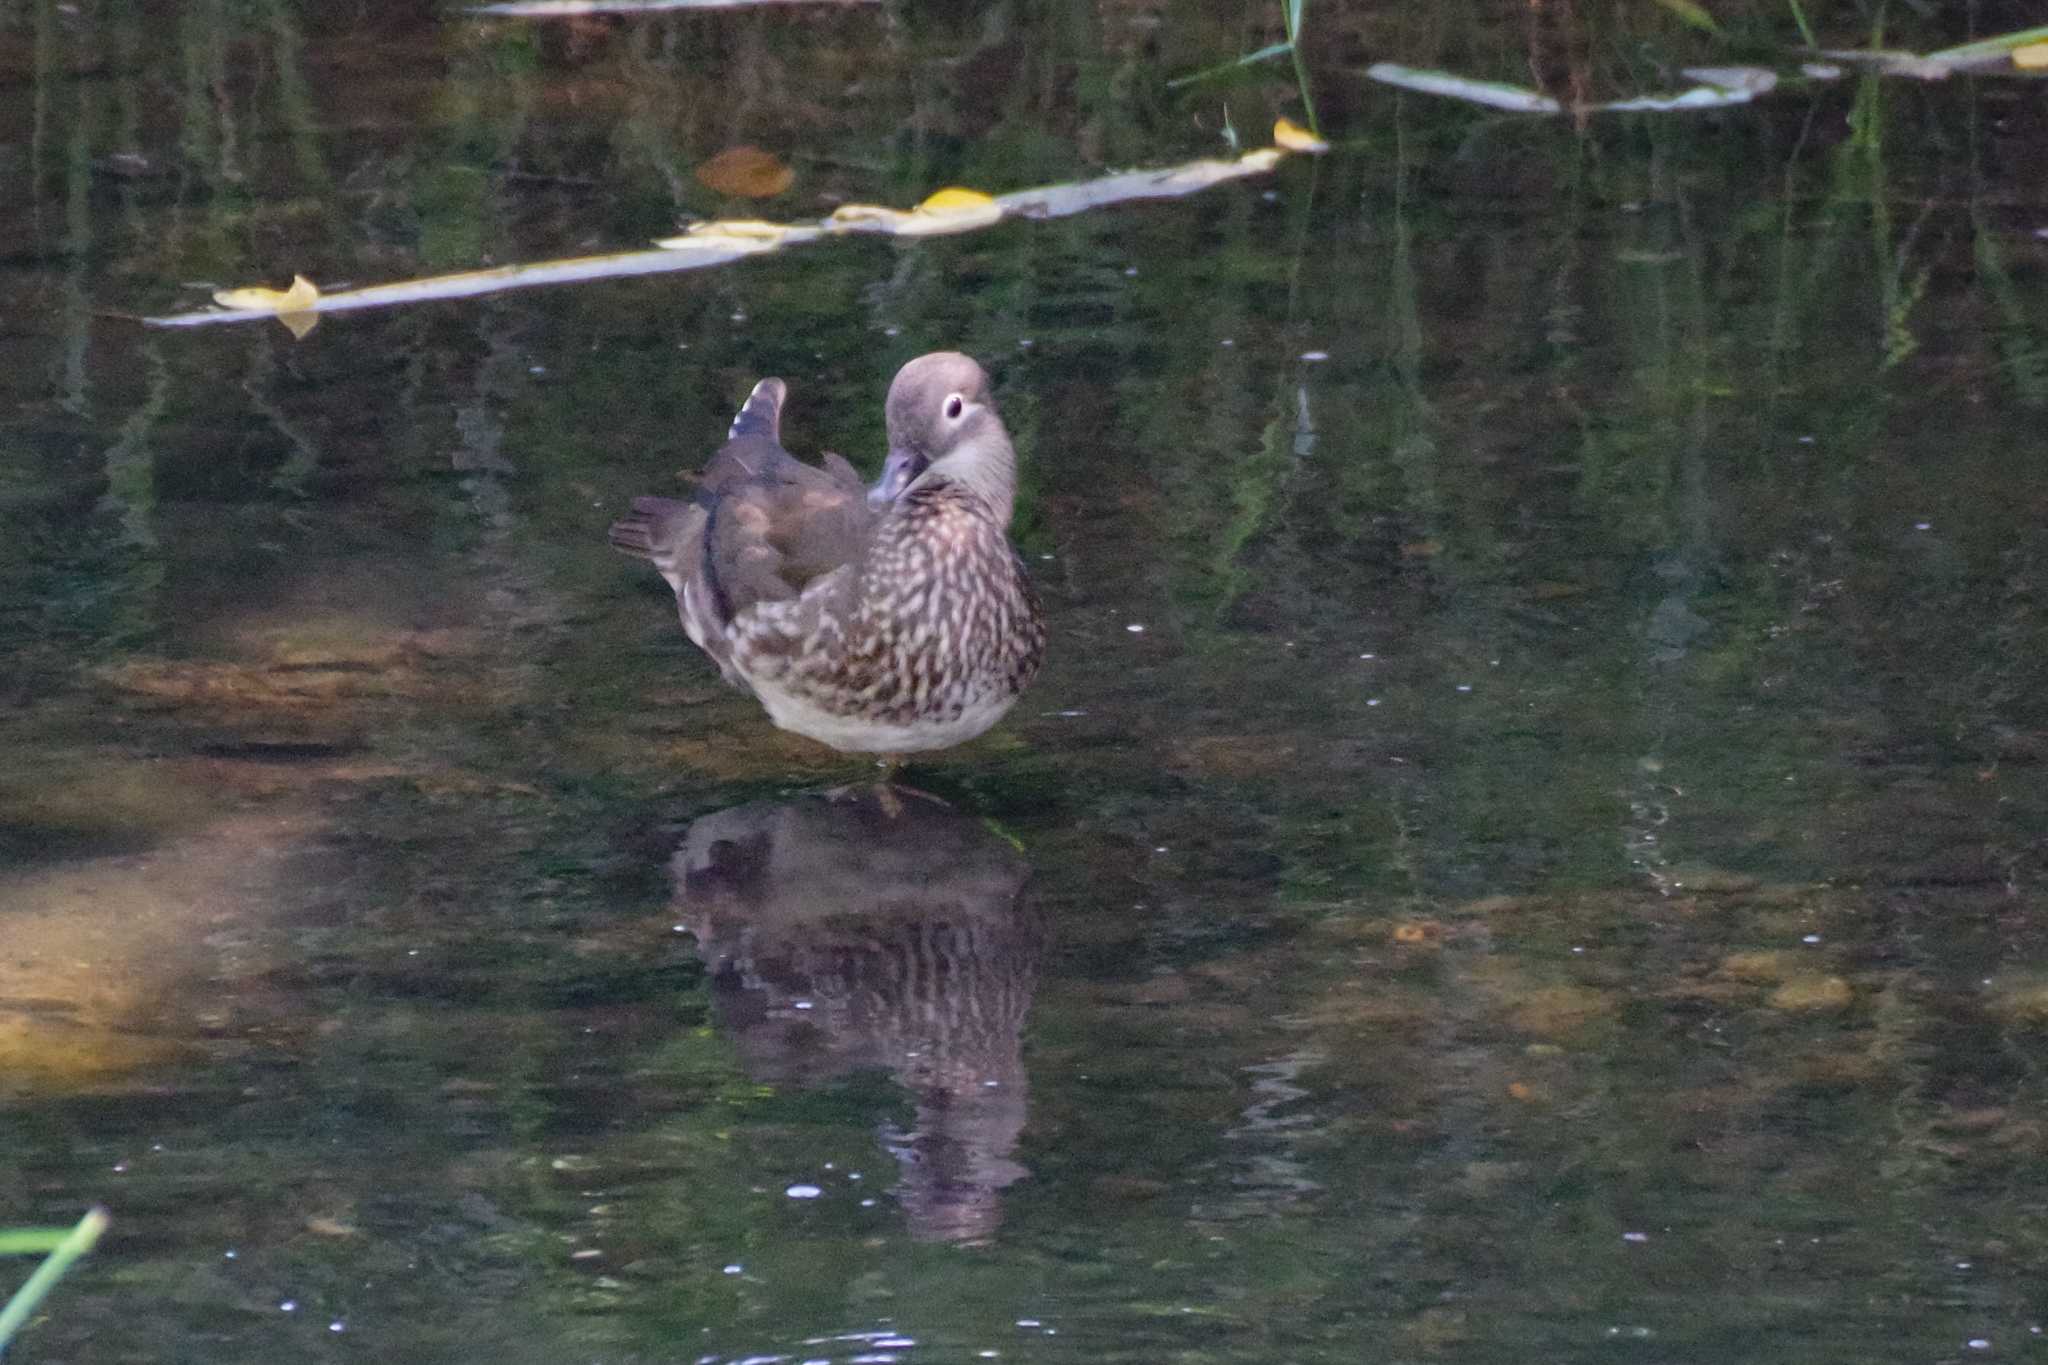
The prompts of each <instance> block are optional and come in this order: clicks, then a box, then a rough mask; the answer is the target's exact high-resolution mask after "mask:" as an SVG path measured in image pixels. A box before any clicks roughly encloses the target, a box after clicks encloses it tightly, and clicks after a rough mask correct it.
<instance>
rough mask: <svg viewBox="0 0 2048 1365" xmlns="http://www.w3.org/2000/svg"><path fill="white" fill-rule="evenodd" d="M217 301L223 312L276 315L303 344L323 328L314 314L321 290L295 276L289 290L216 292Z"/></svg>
mask: <svg viewBox="0 0 2048 1365" xmlns="http://www.w3.org/2000/svg"><path fill="white" fill-rule="evenodd" d="M213 301H214V302H215V303H217V304H219V305H221V306H222V307H223V308H235V309H239V310H241V311H243V312H251V313H261V312H271V313H275V314H277V320H278V321H279V322H281V323H283V324H284V325H285V329H286V330H287V331H289V332H290V333H291V334H292V336H293V338H294V339H295V340H299V341H304V340H305V339H306V333H308V332H310V331H312V330H313V329H314V328H315V327H318V326H319V325H320V315H319V314H318V313H315V312H314V311H313V305H314V304H316V303H318V302H320V290H319V287H318V286H317V285H315V284H314V283H313V282H312V281H311V280H309V279H307V278H306V277H305V276H304V275H294V276H292V287H291V288H289V289H265V288H263V287H262V286H261V285H257V286H254V287H251V288H246V289H216V290H214V291H213Z"/></svg>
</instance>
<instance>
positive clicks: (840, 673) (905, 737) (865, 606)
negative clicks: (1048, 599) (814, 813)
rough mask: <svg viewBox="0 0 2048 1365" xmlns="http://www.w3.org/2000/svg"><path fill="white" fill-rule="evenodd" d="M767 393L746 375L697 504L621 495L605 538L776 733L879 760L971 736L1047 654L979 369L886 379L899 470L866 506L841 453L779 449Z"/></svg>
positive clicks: (917, 368)
mask: <svg viewBox="0 0 2048 1365" xmlns="http://www.w3.org/2000/svg"><path fill="white" fill-rule="evenodd" d="M783 396H784V387H783V385H782V383H781V381H780V380H774V379H766V380H763V381H762V382H761V383H760V384H758V385H757V386H756V387H755V389H754V393H753V395H752V396H751V397H749V399H748V400H747V404H746V406H745V407H743V408H742V409H741V411H740V414H739V416H738V417H736V418H735V419H734V421H733V427H732V439H731V440H729V441H728V442H727V443H726V445H725V446H723V447H721V448H720V450H719V452H718V453H717V455H715V456H714V457H713V458H712V461H711V463H710V464H709V465H708V466H706V468H705V471H704V475H703V477H702V479H701V481H700V491H699V494H698V497H697V499H696V501H695V502H691V503H685V502H679V501H676V500H672V499H662V498H638V499H635V500H634V504H633V513H632V515H630V516H628V517H625V518H623V519H621V520H620V521H619V522H618V523H617V524H616V525H614V526H613V528H612V535H611V539H612V544H613V545H614V546H616V547H617V548H619V549H621V550H624V551H626V552H627V553H630V554H635V555H638V556H640V557H642V558H646V559H650V560H652V561H653V562H654V564H655V566H656V568H658V569H659V570H660V571H661V573H662V576H663V577H664V578H666V579H667V580H668V582H669V584H670V586H671V587H672V588H674V590H675V592H676V599H677V605H678V609H679V611H680V614H681V616H682V620H683V626H684V629H685V630H686V631H687V632H688V633H689V636H690V638H691V639H692V640H693V641H695V642H696V643H697V644H698V645H699V647H701V648H702V649H703V650H704V651H705V653H707V654H709V655H710V656H711V657H712V659H713V660H714V661H716V662H717V663H718V665H719V668H720V671H721V672H723V673H724V675H725V676H726V678H727V679H728V680H729V681H731V682H734V683H736V684H738V685H740V686H743V687H746V688H748V689H750V690H751V691H752V692H753V693H754V695H755V696H757V697H758V698H760V700H761V703H762V705H763V706H764V707H765V708H766V709H767V711H768V714H769V716H770V717H771V718H772V719H773V720H774V722H775V723H776V724H777V725H779V726H781V727H782V728H784V729H787V730H793V731H795V732H797V733H799V734H804V735H808V736H810V737H811V738H813V739H817V740H820V741H821V742H823V743H826V744H829V745H831V746H832V747H834V748H837V749H842V750H848V751H854V752H868V753H895V754H900V753H909V752H916V751H922V750H928V749H939V748H945V747H948V746H950V745H953V744H958V743H961V742H963V741H965V740H968V739H972V738H973V737H974V736H976V735H979V734H981V733H982V732H983V731H985V730H987V729H988V728H989V727H990V726H992V725H994V724H995V723H996V721H998V720H999V719H1001V718H1002V716H1003V714H1004V713H1005V712H1007V711H1008V710H1009V709H1010V707H1011V706H1012V705H1013V704H1015V702H1016V700H1017V697H1018V696H1019V695H1020V694H1021V693H1022V692H1023V690H1024V688H1025V687H1026V686H1028V685H1029V684H1030V682H1031V679H1032V678H1033V676H1035V675H1036V673H1037V672H1038V667H1039V663H1040V661H1041V660H1042V659H1043V657H1044V654H1045V628H1044V623H1043V620H1042V618H1041V616H1040V611H1039V604H1038V599H1037V596H1036V595H1035V594H1034V593H1033V592H1032V590H1031V585H1030V581H1029V579H1028V578H1027V577H1026V575H1025V572H1024V568H1023V565H1022V563H1021V562H1020V561H1019V560H1018V558H1017V555H1016V553H1015V552H1014V551H1013V550H1012V549H1011V548H1010V543H1009V539H1008V535H1007V526H1008V521H1009V515H1010V508H1011V503H1012V499H1013V497H1014V489H1015V477H1016V466H1015V455H1014V452H1013V450H1012V448H1011V445H1010V440H1009V435H1008V433H1007V432H1006V431H1004V430H1003V426H1002V422H1001V419H1000V418H999V417H998V416H997V415H996V412H995V407H994V404H993V402H992V400H991V399H990V396H989V393H988V377H987V375H986V374H984V373H983V372H982V370H981V367H980V366H979V365H977V364H975V363H974V361H972V360H970V359H968V358H967V357H966V356H962V355H957V354H954V353H950V352H943V353H939V354H937V355H930V356H925V357H922V358H920V359H918V360H915V361H912V362H911V363H910V364H909V365H906V366H905V367H904V368H903V370H902V371H901V372H900V373H899V374H898V375H897V377H896V381H895V383H894V384H893V385H891V387H890V393H889V404H888V409H887V412H888V424H889V437H890V463H891V467H892V470H896V471H898V473H899V474H901V475H902V476H904V477H906V478H907V480H908V481H907V483H905V484H903V486H902V491H901V493H900V494H897V495H895V496H893V497H886V496H878V498H877V500H876V501H877V502H878V504H879V505H877V506H870V505H869V500H868V495H867V492H866V490H865V489H863V488H862V487H861V485H860V481H859V478H858V476H856V475H855V474H854V473H853V471H852V468H851V467H850V466H848V465H847V464H846V462H845V461H844V460H841V459H839V458H838V457H837V456H830V455H828V456H827V457H826V463H825V467H824V468H823V469H819V468H816V467H814V466H810V465H805V464H803V463H801V462H800V461H798V460H796V459H795V458H794V457H793V456H791V455H790V454H789V453H788V452H787V451H786V450H784V449H783V448H782V446H781V444H780V441H779V439H778V435H777V433H778V430H779V418H780V410H781V404H782V400H783ZM885 483H886V481H885ZM878 493H879V489H878Z"/></svg>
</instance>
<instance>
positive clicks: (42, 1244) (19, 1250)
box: [0, 1228, 71, 1256]
mask: <svg viewBox="0 0 2048 1365" xmlns="http://www.w3.org/2000/svg"><path fill="white" fill-rule="evenodd" d="M70 1235H71V1229H70V1228H9V1229H7V1230H6V1231H5V1232H0V1256H41V1255H44V1254H45V1253H48V1252H52V1251H55V1250H56V1249H57V1248H58V1247H60V1246H62V1245H63V1243H64V1239H65V1238H66V1237H69V1236H70Z"/></svg>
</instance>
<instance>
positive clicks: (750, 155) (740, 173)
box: [695, 145, 796, 199]
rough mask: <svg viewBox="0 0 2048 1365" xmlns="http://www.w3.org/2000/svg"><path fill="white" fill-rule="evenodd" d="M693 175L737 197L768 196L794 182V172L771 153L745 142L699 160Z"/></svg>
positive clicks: (718, 189)
mask: <svg viewBox="0 0 2048 1365" xmlns="http://www.w3.org/2000/svg"><path fill="white" fill-rule="evenodd" d="M695 174H696V177H697V179H698V180H699V181H700V182H701V183H702V184H703V185H704V186H705V187H706V188H707V189H713V190H716V191H717V192H718V193H720V194H730V195H734V196H736V197H738V198H741V199H770V198H773V197H774V196H775V195H778V194H781V193H782V192H783V191H784V190H786V189H788V188H789V187H790V186H791V185H792V184H794V183H796V172H795V171H793V170H791V169H790V168H789V167H788V166H786V165H784V164H783V163H782V161H781V160H780V159H778V158H777V157H776V155H775V153H773V152H764V151H762V150H761V149H760V148H759V147H749V146H746V145H741V146H738V147H728V148H726V149H725V150H724V151H722V152H720V153H719V154H718V155H717V156H714V157H712V158H711V159H710V160H709V161H705V162H701V163H699V164H698V166H697V169H696V172H695Z"/></svg>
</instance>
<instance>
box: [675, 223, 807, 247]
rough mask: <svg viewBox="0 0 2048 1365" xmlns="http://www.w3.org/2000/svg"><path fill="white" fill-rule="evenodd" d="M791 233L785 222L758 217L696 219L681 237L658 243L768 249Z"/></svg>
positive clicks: (780, 242)
mask: <svg viewBox="0 0 2048 1365" xmlns="http://www.w3.org/2000/svg"><path fill="white" fill-rule="evenodd" d="M788 236H789V228H788V227H787V226H786V225H785V224H782V223H764V222H762V221H761V220H760V219H758V218H724V219H720V220H719V221H717V222H714V223H692V224H691V225H690V226H689V227H688V228H687V229H686V230H685V231H684V232H683V234H682V235H681V236H679V237H663V238H661V239H660V240H659V241H657V242H656V243H655V245H656V246H658V247H664V248H666V249H668V250H670V251H688V250H690V249H691V248H693V247H694V248H696V249H698V250H722V251H766V250H768V249H769V248H770V247H775V246H779V245H781V244H782V241H783V239H784V238H786V237H788Z"/></svg>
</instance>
